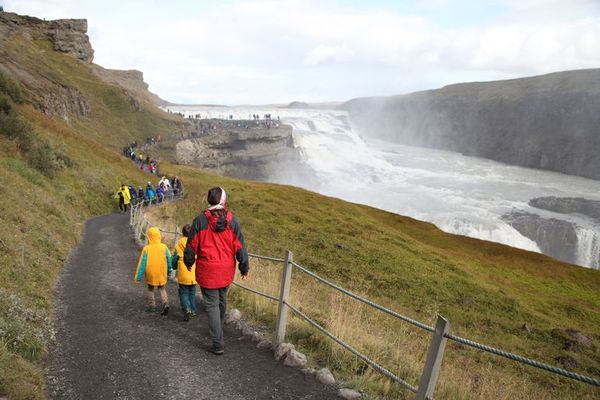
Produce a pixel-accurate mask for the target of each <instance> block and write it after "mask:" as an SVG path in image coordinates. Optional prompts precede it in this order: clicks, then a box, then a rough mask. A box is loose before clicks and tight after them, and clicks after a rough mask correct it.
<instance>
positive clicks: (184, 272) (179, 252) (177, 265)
mask: <svg viewBox="0 0 600 400" xmlns="http://www.w3.org/2000/svg"><path fill="white" fill-rule="evenodd" d="M187 239H188V238H186V237H182V238H181V239H179V242H177V244H176V245H175V250H173V260H172V261H171V266H172V267H173V269H176V270H177V283H179V284H181V285H195V284H196V264H194V265H192V268H191V270H190V271H188V269H187V267H186V266H185V264H184V263H183V251H184V250H185V245H186V244H187Z"/></svg>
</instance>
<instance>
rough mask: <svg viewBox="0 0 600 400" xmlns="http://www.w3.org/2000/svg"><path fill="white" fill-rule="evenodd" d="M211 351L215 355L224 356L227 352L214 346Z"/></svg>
mask: <svg viewBox="0 0 600 400" xmlns="http://www.w3.org/2000/svg"><path fill="white" fill-rule="evenodd" d="M210 352H211V353H213V354H214V355H215V356H222V355H223V354H225V350H223V349H221V348H218V347H213V348H212V350H211V351H210Z"/></svg>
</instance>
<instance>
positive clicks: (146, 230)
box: [144, 219, 150, 245]
mask: <svg viewBox="0 0 600 400" xmlns="http://www.w3.org/2000/svg"><path fill="white" fill-rule="evenodd" d="M144 222H145V224H144V226H145V228H144V245H147V244H148V229H149V228H150V222H148V220H147V219H145V220H144Z"/></svg>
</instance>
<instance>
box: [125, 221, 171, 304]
mask: <svg viewBox="0 0 600 400" xmlns="http://www.w3.org/2000/svg"><path fill="white" fill-rule="evenodd" d="M170 272H171V253H170V252H169V249H168V248H167V246H165V245H164V244H162V243H161V242H160V231H159V230H158V228H156V227H151V228H150V229H148V244H147V245H146V246H144V248H143V249H142V254H140V260H139V261H138V264H137V268H136V270H135V277H134V279H135V281H136V282H140V281H141V280H142V277H144V279H145V280H146V283H147V284H148V291H147V293H146V295H147V299H148V308H147V309H146V311H149V312H154V311H156V310H157V308H156V303H155V300H154V289H155V288H158V293H159V295H160V299H161V302H162V304H161V314H162V315H167V314H168V313H169V298H168V296H167V290H166V288H165V285H166V283H167V277H168V275H169V273H170Z"/></svg>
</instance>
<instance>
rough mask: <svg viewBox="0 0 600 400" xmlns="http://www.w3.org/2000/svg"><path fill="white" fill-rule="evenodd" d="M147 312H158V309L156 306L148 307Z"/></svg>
mask: <svg viewBox="0 0 600 400" xmlns="http://www.w3.org/2000/svg"><path fill="white" fill-rule="evenodd" d="M146 312H149V313H153V312H156V307H155V306H148V307H146Z"/></svg>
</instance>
